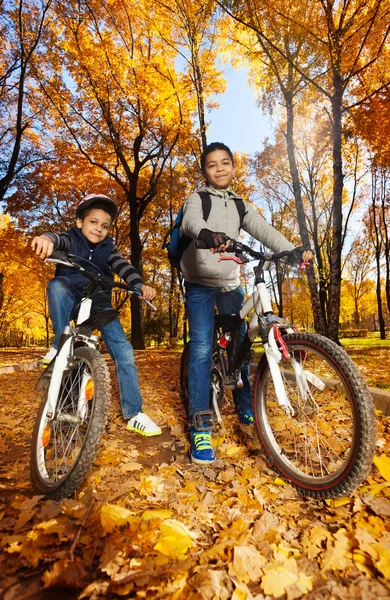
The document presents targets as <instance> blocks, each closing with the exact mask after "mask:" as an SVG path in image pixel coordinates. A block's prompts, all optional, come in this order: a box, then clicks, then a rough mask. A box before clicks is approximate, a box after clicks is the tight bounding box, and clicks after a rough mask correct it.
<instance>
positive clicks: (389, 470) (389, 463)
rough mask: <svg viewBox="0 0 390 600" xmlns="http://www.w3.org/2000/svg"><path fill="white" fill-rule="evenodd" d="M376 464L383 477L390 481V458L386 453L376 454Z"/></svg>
mask: <svg viewBox="0 0 390 600" xmlns="http://www.w3.org/2000/svg"><path fill="white" fill-rule="evenodd" d="M374 465H375V466H376V467H377V469H378V471H379V473H380V474H381V475H382V477H383V479H385V480H386V481H389V482H390V458H388V456H386V454H382V455H381V456H374Z"/></svg>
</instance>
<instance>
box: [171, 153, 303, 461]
mask: <svg viewBox="0 0 390 600" xmlns="http://www.w3.org/2000/svg"><path fill="white" fill-rule="evenodd" d="M201 167H202V172H203V174H204V177H205V179H206V186H205V187H202V188H201V189H199V190H198V191H197V192H194V193H193V194H191V196H190V197H189V198H188V200H187V201H186V203H185V206H184V216H183V222H182V225H181V228H182V233H183V234H184V235H187V236H188V237H191V238H193V241H192V242H191V244H190V245H189V246H188V248H187V249H186V250H185V252H184V254H183V257H182V259H181V262H180V267H181V270H182V272H183V276H184V279H185V290H186V304H187V312H188V323H189V330H190V340H191V344H190V351H189V363H188V386H189V405H190V410H189V418H190V434H191V460H192V462H194V463H197V464H203V465H205V464H206V465H207V464H210V463H212V462H213V461H214V460H215V452H214V449H213V446H212V442H211V431H198V430H197V427H196V424H195V423H197V422H198V421H197V418H196V416H195V415H196V413H199V412H201V411H207V410H208V409H209V397H210V372H211V364H212V341H213V322H214V310H215V306H217V307H218V311H219V312H220V313H234V312H237V311H239V310H240V309H241V307H242V305H243V300H244V292H243V290H242V289H241V288H240V271H239V265H237V264H236V263H235V262H234V261H222V262H218V253H220V252H223V251H224V250H226V249H227V247H228V245H229V238H233V239H236V238H237V237H238V235H239V233H240V226H241V227H242V229H244V231H246V232H247V233H249V234H250V235H251V236H253V237H254V238H256V239H257V240H259V241H260V242H261V243H262V244H264V246H266V247H267V248H270V249H271V250H272V251H273V252H281V251H282V250H293V249H294V246H293V244H291V243H290V242H289V241H288V240H287V239H286V238H285V237H284V236H283V235H282V234H281V233H279V232H278V231H276V229H274V228H273V227H271V225H268V223H267V222H266V221H265V219H264V218H263V217H262V216H260V215H259V214H258V212H257V211H256V210H255V209H254V208H253V207H252V206H250V205H249V204H248V203H247V202H245V203H244V205H245V214H244V216H243V218H240V214H239V210H238V207H237V202H238V201H239V202H242V200H240V199H239V197H238V196H237V195H236V194H235V193H234V192H233V190H231V189H230V183H231V181H232V179H233V176H234V173H235V170H234V160H233V154H232V152H231V150H230V149H229V148H228V147H227V146H225V144H222V143H220V142H214V143H213V144H210V145H208V146H207V148H206V149H205V150H204V152H203V155H202V157H201ZM198 192H207V193H208V194H209V195H210V198H211V210H210V214H209V216H208V218H207V222H206V221H205V220H204V219H203V210H202V200H201V197H200V196H199V193H198ZM195 240H202V241H203V242H205V243H206V244H207V247H208V248H210V250H203V249H198V248H196V247H195ZM302 256H303V258H304V259H305V260H308V259H310V258H311V257H312V254H311V252H310V251H309V252H303V255H302ZM243 329H244V331H245V324H243ZM241 377H242V380H243V387H242V388H241V389H236V390H234V392H233V398H234V403H235V406H236V411H237V413H238V418H239V420H240V422H241V423H243V424H246V425H249V424H250V423H253V411H252V405H251V394H250V383H249V365H246V366H245V367H244V368H243V369H242V372H241Z"/></svg>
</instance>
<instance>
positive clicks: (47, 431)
mask: <svg viewBox="0 0 390 600" xmlns="http://www.w3.org/2000/svg"><path fill="white" fill-rule="evenodd" d="M50 433H51V429H50V427H49V426H48V427H45V429H44V430H43V433H42V446H43V447H44V448H46V446H47V445H48V444H49V440H50Z"/></svg>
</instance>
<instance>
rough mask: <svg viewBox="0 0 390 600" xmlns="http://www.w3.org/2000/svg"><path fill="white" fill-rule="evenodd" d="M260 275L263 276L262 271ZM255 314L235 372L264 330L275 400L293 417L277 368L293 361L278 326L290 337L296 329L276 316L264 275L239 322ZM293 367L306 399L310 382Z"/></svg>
mask: <svg viewBox="0 0 390 600" xmlns="http://www.w3.org/2000/svg"><path fill="white" fill-rule="evenodd" d="M219 260H235V261H236V262H239V263H241V264H242V261H241V260H237V257H229V256H223V257H220V259H219ZM259 271H260V272H262V268H261V269H260V270H259ZM252 310H253V311H254V312H253V315H252V317H251V318H250V320H249V325H248V328H247V331H246V336H247V339H245V338H244V340H242V341H241V343H240V345H239V347H238V349H237V350H236V352H235V356H233V357H231V360H232V363H233V371H234V370H240V368H241V367H242V362H243V361H242V359H243V356H242V354H244V355H245V354H246V353H247V352H246V349H248V350H249V349H250V347H251V346H252V344H253V341H254V339H255V337H256V336H257V334H258V332H259V330H260V329H261V328H264V329H265V330H266V331H267V335H266V339H263V345H264V351H265V355H266V358H267V361H268V365H269V368H270V372H271V376H272V379H273V382H274V386H275V392H276V397H277V400H278V403H279V405H280V406H281V407H282V408H283V410H284V411H285V412H286V413H288V414H290V415H293V414H294V409H293V407H292V406H291V403H290V401H289V399H288V397H287V394H286V391H285V388H284V383H283V379H282V375H281V372H280V369H279V366H278V365H279V363H280V361H281V360H282V357H283V358H285V359H287V360H288V359H289V358H290V356H289V354H288V351H287V348H286V347H285V345H283V339H282V336H281V335H280V332H279V326H282V327H283V328H285V329H286V331H287V333H291V332H292V331H293V329H292V328H291V327H289V322H288V319H287V318H284V317H278V316H276V315H275V314H274V312H273V309H272V304H271V299H270V295H269V293H268V290H267V286H266V284H265V282H264V279H263V277H262V275H259V276H257V277H256V283H255V289H254V291H253V293H252V294H251V296H250V297H249V298H248V300H246V302H245V303H244V305H243V307H242V308H241V310H240V311H239V313H238V315H239V317H240V319H241V320H245V319H246V317H247V316H248V315H249V313H250V312H251V311H252ZM279 346H281V349H282V352H281V351H280V350H279ZM240 349H241V356H240ZM244 357H245V356H244ZM240 363H241V364H240ZM291 364H292V366H293V368H294V371H295V372H296V375H297V379H298V381H299V382H300V387H301V389H302V392H303V393H304V395H306V393H307V382H306V377H305V374H304V373H303V369H302V368H301V366H300V365H299V363H298V362H297V361H296V360H294V361H292V363H291ZM229 371H230V369H229ZM213 403H214V405H215V406H216V404H217V403H216V402H215V401H214V394H213ZM216 413H217V418H218V420H219V417H220V415H219V411H218V412H217V411H216Z"/></svg>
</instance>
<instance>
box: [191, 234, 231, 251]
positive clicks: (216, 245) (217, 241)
mask: <svg viewBox="0 0 390 600" xmlns="http://www.w3.org/2000/svg"><path fill="white" fill-rule="evenodd" d="M198 239H199V240H201V241H202V242H204V243H205V244H206V246H207V248H210V251H211V253H212V254H216V253H219V252H225V250H227V249H228V248H229V244H230V238H229V236H227V235H226V234H225V233H223V232H222V231H210V229H201V230H200V232H199V235H198Z"/></svg>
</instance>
